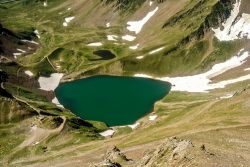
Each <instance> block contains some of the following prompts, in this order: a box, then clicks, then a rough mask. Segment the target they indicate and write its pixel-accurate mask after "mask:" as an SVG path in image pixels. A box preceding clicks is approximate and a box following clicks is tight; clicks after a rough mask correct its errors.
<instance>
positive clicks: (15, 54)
mask: <svg viewBox="0 0 250 167" xmlns="http://www.w3.org/2000/svg"><path fill="white" fill-rule="evenodd" d="M21 55H22V53H13V56H15V57H17V56H21Z"/></svg>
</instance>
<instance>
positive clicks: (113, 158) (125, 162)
mask: <svg viewBox="0 0 250 167" xmlns="http://www.w3.org/2000/svg"><path fill="white" fill-rule="evenodd" d="M133 165H134V163H133V160H131V159H128V158H127V157H126V155H125V154H124V153H122V152H121V150H120V149H118V148H117V147H114V148H112V149H111V150H110V151H108V152H107V153H106V154H105V156H104V161H103V162H101V163H99V164H96V165H94V167H120V166H133Z"/></svg>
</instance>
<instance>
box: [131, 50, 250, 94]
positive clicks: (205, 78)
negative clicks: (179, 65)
mask: <svg viewBox="0 0 250 167" xmlns="http://www.w3.org/2000/svg"><path fill="white" fill-rule="evenodd" d="M248 57H249V52H247V51H246V52H243V53H242V51H241V52H239V54H238V55H236V56H233V57H232V58H231V59H229V60H227V61H225V62H224V63H219V64H216V65H214V66H213V67H212V69H211V70H209V71H207V72H205V73H202V74H198V75H193V76H184V77H173V78H170V77H162V78H156V79H159V80H162V81H167V82H170V83H171V84H172V89H171V90H172V91H186V92H203V93H206V92H208V91H209V90H212V89H217V88H224V87H225V86H227V85H229V84H233V83H237V82H241V81H245V80H248V79H250V74H249V75H245V76H241V77H239V78H236V79H230V80H225V81H221V82H218V83H211V80H210V79H211V78H212V77H215V76H218V75H220V74H222V73H224V72H226V71H228V70H230V69H232V68H235V67H238V66H240V65H242V64H243V63H244V62H245V60H246V59H247V58H248ZM135 76H136V77H144V78H153V77H152V76H149V75H146V74H136V75H135Z"/></svg>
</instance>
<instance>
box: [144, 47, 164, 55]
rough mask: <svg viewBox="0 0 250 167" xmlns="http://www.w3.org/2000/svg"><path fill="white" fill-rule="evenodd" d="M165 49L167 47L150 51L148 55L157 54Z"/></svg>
mask: <svg viewBox="0 0 250 167" xmlns="http://www.w3.org/2000/svg"><path fill="white" fill-rule="evenodd" d="M164 48H165V47H160V48H158V49H155V50H152V51H150V52H149V53H148V54H150V55H152V54H155V53H157V52H160V51H162V50H163V49H164Z"/></svg>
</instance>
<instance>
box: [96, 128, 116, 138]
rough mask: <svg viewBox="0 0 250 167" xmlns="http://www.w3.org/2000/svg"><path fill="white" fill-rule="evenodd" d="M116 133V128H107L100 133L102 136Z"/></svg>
mask: <svg viewBox="0 0 250 167" xmlns="http://www.w3.org/2000/svg"><path fill="white" fill-rule="evenodd" d="M114 133H115V131H114V130H112V129H109V130H106V131H104V132H101V133H99V134H100V135H101V136H104V137H108V136H112V135H113V134H114Z"/></svg>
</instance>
